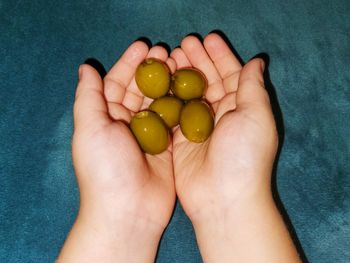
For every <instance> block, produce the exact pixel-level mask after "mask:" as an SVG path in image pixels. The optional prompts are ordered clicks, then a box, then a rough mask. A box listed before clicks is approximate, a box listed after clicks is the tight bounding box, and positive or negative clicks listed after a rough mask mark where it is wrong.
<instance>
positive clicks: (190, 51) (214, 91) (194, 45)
mask: <svg viewBox="0 0 350 263" xmlns="http://www.w3.org/2000/svg"><path fill="white" fill-rule="evenodd" d="M181 48H182V50H183V51H184V52H185V54H186V56H187V58H188V59H189V61H190V62H191V64H192V66H194V67H195V68H198V69H200V70H201V71H202V72H203V73H204V74H205V76H206V77H207V79H208V90H207V92H206V94H205V97H206V99H207V100H208V101H209V102H211V103H213V102H215V101H218V100H220V99H221V98H222V97H223V96H225V90H224V87H223V84H222V79H221V77H220V75H219V73H218V72H217V70H216V68H215V66H214V64H213V62H212V60H211V59H210V57H209V56H208V54H207V52H206V50H205V49H204V47H203V45H202V43H201V42H200V41H199V39H198V38H196V37H194V36H187V37H185V38H184V39H183V40H182V42H181Z"/></svg>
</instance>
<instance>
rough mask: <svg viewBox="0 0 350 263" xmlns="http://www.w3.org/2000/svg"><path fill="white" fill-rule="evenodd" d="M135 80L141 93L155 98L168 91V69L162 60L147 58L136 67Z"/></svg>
mask: <svg viewBox="0 0 350 263" xmlns="http://www.w3.org/2000/svg"><path fill="white" fill-rule="evenodd" d="M135 80H136V84H137V86H138V87H139V89H140V91H141V92H142V94H143V95H145V96H146V97H149V98H152V99H156V98H159V97H162V96H164V95H165V94H167V93H168V91H169V88H170V71H169V68H168V66H167V65H166V64H165V63H164V62H162V61H160V60H158V59H155V58H147V59H145V60H144V61H143V62H142V63H141V64H140V65H139V66H138V67H137V69H136V74H135Z"/></svg>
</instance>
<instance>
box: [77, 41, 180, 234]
mask: <svg viewBox="0 0 350 263" xmlns="http://www.w3.org/2000/svg"><path fill="white" fill-rule="evenodd" d="M147 51H148V49H147V46H146V45H145V44H143V43H142V42H136V43H134V44H133V45H132V46H131V47H130V48H129V49H128V50H127V51H126V53H125V54H124V55H123V57H122V58H121V59H120V60H119V61H118V63H117V64H116V65H115V66H114V67H113V68H112V69H111V71H110V72H109V73H108V74H107V76H106V77H105V79H104V81H103V82H102V80H101V79H100V80H99V81H100V82H101V85H103V86H104V87H103V90H104V97H105V98H103V97H102V96H101V97H102V98H100V99H99V100H98V101H94V102H91V101H90V102H86V104H88V103H89V104H90V105H92V104H93V103H95V107H96V109H95V110H96V113H95V114H96V116H95V118H93V117H89V118H91V121H90V120H88V118H86V119H87V121H85V122H86V123H84V126H83V125H80V126H83V128H82V129H79V125H77V127H78V128H77V129H76V131H75V134H74V137H73V159H74V166H75V168H76V172H77V175H78V180H79V184H85V185H86V186H91V187H90V189H88V187H86V186H85V188H84V189H88V190H85V191H88V193H87V194H89V195H94V200H101V203H106V201H107V203H108V204H109V206H110V208H113V209H110V210H113V211H116V212H117V213H123V216H124V217H125V216H126V214H129V215H131V216H133V217H135V218H143V219H145V220H147V221H149V222H153V223H156V224H157V225H160V226H161V227H165V226H166V225H167V223H168V221H169V219H170V216H171V213H172V210H173V206H174V202H175V189H174V180H173V167H172V153H171V148H169V149H168V150H167V151H165V152H163V153H162V154H159V155H156V156H152V155H148V154H144V153H143V152H142V151H141V150H140V148H139V146H138V145H137V143H136V141H135V139H134V137H133V135H132V134H131V132H130V130H129V129H128V127H127V126H126V125H125V124H124V123H125V122H129V121H130V118H131V115H132V114H133V112H136V111H139V110H140V109H141V108H143V107H146V106H147V104H148V103H149V101H147V99H145V98H144V97H143V96H142V94H140V93H139V92H138V90H137V89H136V88H135V80H134V77H133V76H134V73H135V70H136V66H137V65H138V64H139V63H140V62H141V61H142V60H143V59H144V58H145V57H146V55H148V56H152V57H158V58H159V59H162V60H165V59H166V58H167V55H166V52H165V50H164V52H165V53H164V52H163V49H161V48H160V47H157V48H153V49H151V50H150V52H149V53H147ZM165 56H166V57H165ZM170 63H171V62H170ZM90 70H92V69H90ZM93 74H97V72H94V73H93ZM105 99H106V100H107V105H106V101H105ZM81 101H83V100H81ZM76 104H77V106H76V108H78V107H79V94H78V97H77V102H76ZM81 108H82V107H81ZM77 111H78V110H77ZM80 174H81V175H84V176H80ZM83 194H84V193H82V195H83Z"/></svg>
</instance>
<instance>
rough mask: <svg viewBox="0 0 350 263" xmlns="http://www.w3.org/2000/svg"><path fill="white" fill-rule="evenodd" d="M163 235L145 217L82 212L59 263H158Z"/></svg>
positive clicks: (160, 228) (161, 230)
mask: <svg viewBox="0 0 350 263" xmlns="http://www.w3.org/2000/svg"><path fill="white" fill-rule="evenodd" d="M162 232H163V228H162V227H160V226H159V225H157V224H155V223H153V222H150V221H148V220H147V219H144V218H137V217H132V216H129V215H127V216H125V217H114V216H113V217H111V216H109V215H106V214H103V213H100V212H96V211H91V212H89V213H87V212H86V211H84V210H82V209H81V210H80V211H79V215H78V217H77V219H76V221H75V223H74V226H73V228H72V230H71V232H70V234H69V236H68V238H67V240H66V243H65V245H64V247H63V249H62V252H61V255H60V258H59V260H58V262H154V259H155V256H156V253H157V248H158V243H159V240H160V238H161V235H162Z"/></svg>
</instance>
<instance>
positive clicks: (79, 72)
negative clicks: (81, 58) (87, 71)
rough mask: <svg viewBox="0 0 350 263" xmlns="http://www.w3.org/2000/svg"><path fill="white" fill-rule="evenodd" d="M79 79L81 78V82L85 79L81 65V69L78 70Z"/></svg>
mask: <svg viewBox="0 0 350 263" xmlns="http://www.w3.org/2000/svg"><path fill="white" fill-rule="evenodd" d="M78 77H79V80H81V79H82V77H83V69H82V66H81V65H80V66H79V69H78Z"/></svg>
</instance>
